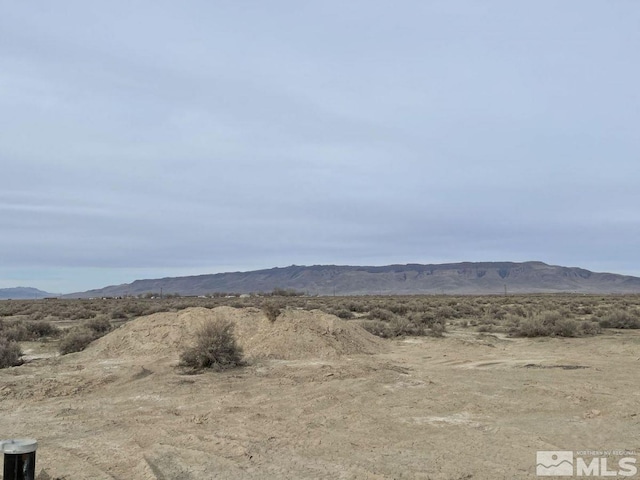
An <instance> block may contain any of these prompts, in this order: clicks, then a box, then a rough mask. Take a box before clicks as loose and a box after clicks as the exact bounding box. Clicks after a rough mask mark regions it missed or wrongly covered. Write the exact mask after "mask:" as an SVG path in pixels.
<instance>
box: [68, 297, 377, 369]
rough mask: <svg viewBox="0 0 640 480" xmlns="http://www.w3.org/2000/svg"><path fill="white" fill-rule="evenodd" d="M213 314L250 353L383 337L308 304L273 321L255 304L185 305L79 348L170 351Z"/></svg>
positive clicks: (310, 352)
mask: <svg viewBox="0 0 640 480" xmlns="http://www.w3.org/2000/svg"><path fill="white" fill-rule="evenodd" d="M213 319H224V320H229V321H231V322H233V323H234V325H235V336H236V340H237V342H238V344H239V345H240V346H241V347H242V349H243V351H244V354H245V356H246V357H249V358H261V357H262V358H265V357H266V358H274V359H283V360H296V359H304V358H333V357H337V356H340V355H350V354H357V353H376V352H380V351H381V350H382V349H383V348H384V347H383V345H384V343H383V341H382V340H381V339H379V338H378V337H375V336H373V335H371V334H370V333H368V332H367V331H365V330H364V329H363V328H361V327H360V326H358V325H356V324H354V323H349V322H346V321H344V320H341V319H339V318H338V317H336V316H334V315H329V314H326V313H324V312H321V311H318V310H313V311H305V310H296V309H286V310H284V311H283V313H282V314H281V315H280V316H279V317H278V319H277V320H276V321H275V322H271V321H269V320H268V319H267V318H266V316H265V315H264V313H263V312H262V311H261V310H259V309H256V308H242V309H239V308H231V307H218V308H215V309H212V310H209V309H206V308H189V309H186V310H182V311H180V312H163V313H156V314H153V315H149V316H146V317H140V318H138V319H136V320H133V321H131V322H129V323H127V324H125V325H123V326H122V327H120V328H118V329H117V330H115V331H113V332H111V333H109V334H108V335H106V336H104V337H102V338H101V339H99V340H97V341H96V342H94V343H93V344H92V345H91V346H90V347H89V348H87V349H86V350H85V351H84V352H81V353H80V354H78V355H79V356H81V357H83V359H86V360H94V359H106V358H121V359H123V358H131V357H173V358H176V359H177V357H178V355H179V354H180V352H181V351H182V350H183V349H184V348H185V347H187V346H189V345H191V344H192V343H193V341H194V339H195V335H196V332H197V330H198V328H199V327H200V326H201V325H202V324H203V323H205V322H207V321H209V320H213Z"/></svg>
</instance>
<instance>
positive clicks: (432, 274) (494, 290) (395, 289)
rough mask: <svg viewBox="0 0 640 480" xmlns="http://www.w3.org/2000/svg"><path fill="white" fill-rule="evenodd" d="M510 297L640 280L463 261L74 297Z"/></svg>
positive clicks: (194, 281) (280, 271)
mask: <svg viewBox="0 0 640 480" xmlns="http://www.w3.org/2000/svg"><path fill="white" fill-rule="evenodd" d="M505 287H506V289H507V291H508V292H509V293H558V292H576V293H640V278H638V277H631V276H625V275H617V274H613V273H595V272H591V271H589V270H585V269H583V268H575V267H561V266H555V265H547V264H546V263H542V262H523V263H514V262H479V263H474V262H463V263H448V264H439V265H419V264H408V265H388V266H382V267H353V266H336V265H314V266H310V267H306V266H297V265H292V266H290V267H285V268H271V269H267V270H256V271H251V272H233V273H217V274H211V275H197V276H189V277H170V278H161V279H155V280H136V281H135V282H133V283H129V284H124V285H114V286H110V287H106V288H101V289H97V290H89V291H87V292H81V293H74V294H70V295H66V297H70V298H87V297H105V296H124V295H140V294H144V293H150V292H152V293H159V292H160V291H161V289H162V291H163V292H164V293H165V294H167V293H179V294H180V295H206V294H209V293H216V292H217V293H220V292H223V293H224V292H226V293H257V292H271V291H273V290H274V289H276V288H281V289H287V290H289V289H291V290H297V291H301V292H305V293H308V294H311V295H333V294H336V295H366V294H421V293H423V294H442V293H446V294H500V293H504V291H505Z"/></svg>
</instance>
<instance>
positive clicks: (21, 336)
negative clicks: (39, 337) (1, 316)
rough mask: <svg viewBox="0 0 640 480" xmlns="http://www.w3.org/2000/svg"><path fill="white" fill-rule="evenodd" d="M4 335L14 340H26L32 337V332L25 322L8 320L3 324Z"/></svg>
mask: <svg viewBox="0 0 640 480" xmlns="http://www.w3.org/2000/svg"><path fill="white" fill-rule="evenodd" d="M2 336H3V337H5V338H6V339H7V340H10V341H12V342H26V341H27V340H30V339H31V334H30V332H29V330H28V329H27V326H26V325H25V322H23V321H21V320H19V321H17V322H6V323H4V324H3V325H2Z"/></svg>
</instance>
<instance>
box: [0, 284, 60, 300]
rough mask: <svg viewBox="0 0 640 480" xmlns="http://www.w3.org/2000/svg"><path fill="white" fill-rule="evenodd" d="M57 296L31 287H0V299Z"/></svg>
mask: <svg viewBox="0 0 640 480" xmlns="http://www.w3.org/2000/svg"><path fill="white" fill-rule="evenodd" d="M55 296H56V295H55V294H54V293H49V292H43V291H42V290H38V289H37V288H31V287H14V288H0V300H11V299H13V300H31V299H38V298H45V297H55Z"/></svg>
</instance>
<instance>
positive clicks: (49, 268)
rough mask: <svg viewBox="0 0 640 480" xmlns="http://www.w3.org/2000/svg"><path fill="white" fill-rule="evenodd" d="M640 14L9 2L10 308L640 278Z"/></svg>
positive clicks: (0, 107)
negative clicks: (415, 275)
mask: <svg viewBox="0 0 640 480" xmlns="http://www.w3.org/2000/svg"><path fill="white" fill-rule="evenodd" d="M639 25H640V2H638V1H636V0H612V1H604V0H598V1H592V0H564V1H561V2H559V1H551V0H535V1H534V0H525V1H518V2H514V1H513V0H503V1H497V0H486V1H481V2H480V1H476V0H473V1H458V0H442V1H435V0H403V1H393V2H392V1H381V0H350V1H348V2H345V1H336V0H322V1H309V2H300V1H293V0H290V1H282V0H271V1H268V2H265V1H258V0H246V1H242V2H239V1H237V0H224V1H219V0H214V1H210V0H208V1H205V0H185V1H183V2H175V1H167V0H128V1H123V0H117V1H112V2H86V1H80V0H65V1H61V2H44V1H29V2H12V1H2V0H0V185H2V188H0V288H5V287H15V286H18V285H19V286H29V287H36V288H40V289H42V290H46V291H49V292H55V293H69V292H76V291H84V290H88V289H91V288H100V287H104V286H107V285H112V284H121V283H129V282H131V281H133V280H136V279H141V278H161V277H166V276H181V275H194V274H205V273H218V272H226V271H245V270H254V269H261V268H271V267H275V266H280V267H284V266H288V265H292V264H296V265H314V264H339V265H386V264H392V263H444V262H458V261H527V260H539V261H544V262H546V263H550V264H556V265H565V266H579V267H583V268H588V269H590V270H593V271H608V272H614V273H624V274H630V275H639V276H640V248H639V246H640V186H639V184H640V182H639V180H640V155H639V154H640V129H639V126H640V93H639V92H640V62H639V61H638V52H640V28H639Z"/></svg>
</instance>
